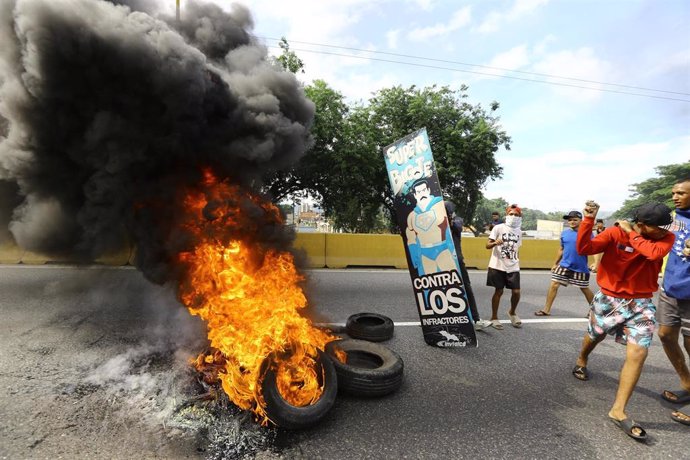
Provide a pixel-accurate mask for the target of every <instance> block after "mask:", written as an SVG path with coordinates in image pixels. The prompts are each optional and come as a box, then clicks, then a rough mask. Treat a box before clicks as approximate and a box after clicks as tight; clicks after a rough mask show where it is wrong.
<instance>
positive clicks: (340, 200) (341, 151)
mask: <svg viewBox="0 0 690 460" xmlns="http://www.w3.org/2000/svg"><path fill="white" fill-rule="evenodd" d="M280 47H281V49H282V54H281V56H279V57H278V58H276V60H277V61H278V62H279V63H280V65H282V66H283V68H285V69H286V70H288V71H290V72H293V73H294V72H298V71H300V70H302V69H303V67H304V64H303V62H302V61H301V60H300V59H299V58H298V57H297V56H296V55H295V53H294V52H293V51H291V50H290V47H289V44H288V43H287V40H285V38H283V39H282V40H281V42H280ZM466 91H467V87H465V86H463V87H462V88H461V89H459V90H456V91H454V90H451V89H449V88H448V87H440V88H439V87H436V86H431V87H426V88H423V89H420V88H417V87H415V86H411V87H409V88H403V87H400V86H395V87H392V88H385V89H382V90H379V91H377V92H376V93H375V94H374V95H373V96H372V97H371V98H370V99H369V100H368V101H367V102H366V103H358V104H354V105H348V104H347V103H346V102H345V99H344V97H343V95H342V94H340V93H339V92H337V91H335V90H334V89H332V88H330V87H329V86H328V84H327V83H326V82H324V81H322V80H316V81H314V82H313V83H312V84H311V85H308V86H306V87H305V93H306V94H307V96H308V97H309V99H311V100H312V101H313V102H314V104H315V106H316V115H315V119H314V123H313V126H312V130H311V132H312V137H313V145H312V147H311V148H310V149H309V150H308V151H307V152H306V154H305V156H304V157H303V158H302V160H301V161H300V162H299V163H298V164H296V165H295V166H294V167H293V169H292V170H290V171H287V172H278V173H273V174H271V175H270V176H268V177H266V178H265V183H266V190H267V191H268V192H269V193H270V194H271V196H272V197H273V199H274V201H276V202H278V201H280V200H283V199H286V198H288V197H292V198H297V199H299V198H301V197H303V196H305V195H310V196H312V197H314V198H315V199H316V201H317V202H319V205H320V206H321V207H322V209H323V210H324V212H325V214H326V216H327V217H329V218H331V219H332V220H333V222H334V224H335V226H336V228H340V229H342V230H344V231H348V232H372V231H374V232H376V231H384V230H388V229H390V230H395V231H397V229H394V228H393V224H392V222H394V219H392V216H393V212H394V210H393V200H392V196H391V191H390V184H389V182H388V176H387V173H386V167H385V162H384V159H383V150H382V149H383V147H385V146H387V145H389V144H391V143H393V142H394V141H396V140H398V139H400V138H402V137H405V136H406V135H408V134H410V133H411V132H413V131H416V130H418V129H420V128H422V127H426V129H427V133H428V135H429V141H430V143H431V147H432V151H433V155H434V160H435V163H436V170H437V173H438V176H439V181H440V182H441V186H442V187H443V188H444V192H445V195H446V197H447V198H449V199H451V200H453V201H454V202H455V203H456V206H457V211H456V212H457V213H458V215H460V216H462V217H463V218H464V219H465V221H466V222H472V221H473V220H474V215H475V211H476V208H477V204H478V202H479V200H480V199H481V197H482V193H481V189H482V187H483V186H484V185H485V184H486V182H487V181H488V180H489V179H495V178H498V177H500V176H501V173H502V169H501V167H500V166H499V164H498V162H497V161H496V158H495V153H496V152H497V151H498V149H499V148H501V147H503V148H505V149H506V150H509V149H510V137H508V135H507V134H506V133H505V132H504V131H503V130H502V129H501V127H500V125H499V119H498V117H497V116H496V115H495V113H496V111H497V110H498V108H499V105H498V103H495V102H494V103H492V104H491V106H490V108H489V110H488V111H487V110H485V109H484V108H482V107H481V106H480V105H471V104H469V103H468V102H466V98H467V94H466Z"/></svg>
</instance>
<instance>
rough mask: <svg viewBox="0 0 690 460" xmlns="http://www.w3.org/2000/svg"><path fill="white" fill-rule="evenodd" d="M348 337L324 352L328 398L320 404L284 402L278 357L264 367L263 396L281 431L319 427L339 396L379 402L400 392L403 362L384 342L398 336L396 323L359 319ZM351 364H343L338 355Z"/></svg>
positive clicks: (372, 316) (350, 324)
mask: <svg viewBox="0 0 690 460" xmlns="http://www.w3.org/2000/svg"><path fill="white" fill-rule="evenodd" d="M345 332H346V333H347V335H349V336H350V337H352V338H351V339H343V340H335V341H333V342H330V343H328V344H327V345H326V350H325V353H323V352H319V354H318V357H317V359H316V363H317V365H318V366H320V370H319V371H318V372H317V375H319V378H320V379H322V381H321V384H322V385H323V388H324V392H323V394H322V395H321V397H320V398H319V400H318V401H316V402H314V403H313V404H310V405H308V406H304V407H297V406H293V405H291V404H290V403H288V402H287V401H286V400H285V399H283V397H282V396H281V394H280V392H279V390H278V384H277V380H276V372H275V366H274V363H275V358H276V356H274V354H272V355H270V356H268V357H267V358H266V359H265V360H264V362H263V369H262V371H261V373H262V375H264V379H263V383H262V394H263V397H264V401H265V402H266V407H265V408H266V413H267V414H268V416H269V418H270V419H271V420H272V421H273V422H274V423H275V424H276V425H278V426H279V427H281V428H284V429H288V430H296V429H302V428H306V427H308V426H310V425H313V424H315V423H317V422H318V421H320V420H321V419H322V418H323V417H325V416H326V414H327V413H328V411H330V409H331V407H333V405H334V404H335V398H336V394H337V393H338V391H341V392H343V393H348V394H351V395H355V396H365V397H380V396H384V395H387V394H389V393H392V392H394V391H396V390H397V389H398V388H400V385H401V384H402V380H403V361H402V359H401V358H400V356H398V354H397V353H395V352H394V351H393V350H391V349H390V348H388V347H386V346H384V345H381V344H380V343H377V342H383V341H385V340H388V339H390V338H391V337H392V336H393V321H391V319H390V318H388V317H386V316H383V315H378V314H376V313H358V314H356V315H352V316H350V317H349V318H348V320H347V324H346V326H345ZM338 349H340V350H342V351H344V352H345V354H346V355H347V358H346V360H345V362H341V361H340V359H338V357H337V350H338Z"/></svg>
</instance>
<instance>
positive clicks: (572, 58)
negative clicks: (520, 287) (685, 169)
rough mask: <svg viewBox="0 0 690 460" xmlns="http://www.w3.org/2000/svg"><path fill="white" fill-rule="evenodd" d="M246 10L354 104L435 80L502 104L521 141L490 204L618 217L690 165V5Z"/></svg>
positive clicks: (358, 3)
mask: <svg viewBox="0 0 690 460" xmlns="http://www.w3.org/2000/svg"><path fill="white" fill-rule="evenodd" d="M214 1H215V2H216V3H217V4H219V5H220V6H222V7H223V8H225V9H229V8H230V5H231V3H232V2H230V1H224V0H214ZM182 3H183V8H184V0H183V1H182ZM244 4H245V5H247V6H248V7H249V8H250V10H251V11H252V14H253V16H254V21H255V30H254V33H255V34H256V35H257V36H259V37H263V39H265V43H266V45H267V46H269V47H270V49H271V52H272V53H273V54H278V50H277V47H276V45H277V42H276V41H275V40H274V39H278V38H280V37H282V36H285V37H286V38H287V39H288V41H289V42H290V44H291V47H292V48H293V49H294V50H295V52H296V53H297V54H298V55H299V56H300V58H301V59H302V60H303V61H304V63H305V73H304V74H303V75H301V76H300V78H301V79H302V80H304V81H305V83H308V82H310V81H312V80H314V79H317V78H320V79H323V80H325V81H326V82H328V83H329V84H330V85H331V86H332V87H334V88H335V89H337V90H338V91H340V92H341V93H343V94H344V95H346V96H347V97H348V98H349V99H350V100H351V101H357V100H366V99H367V98H368V97H369V96H370V94H371V93H372V92H374V91H376V90H378V89H381V88H384V87H390V86H393V85H403V86H409V85H417V86H427V85H432V84H436V85H448V86H450V87H451V88H459V86H460V85H461V84H466V85H468V86H469V90H468V95H469V98H468V101H469V102H470V103H473V104H476V103H479V104H482V105H483V106H484V107H488V105H489V103H490V102H491V101H494V100H496V101H498V102H499V103H500V105H501V107H500V109H499V111H498V114H499V115H500V117H501V123H502V126H503V128H504V129H505V130H506V131H507V132H508V134H509V135H510V136H511V137H512V140H513V141H512V149H511V150H510V151H504V150H501V151H500V152H499V153H498V155H497V158H498V160H499V162H500V164H501V165H502V166H503V168H504V177H503V178H502V179H499V180H497V181H493V182H490V183H488V184H487V186H486V190H485V195H486V196H487V197H489V198H497V197H503V198H505V199H506V200H508V201H510V202H516V203H518V204H520V205H521V206H523V207H528V208H533V209H541V210H543V211H555V210H566V209H571V208H576V209H579V208H581V207H582V205H583V203H584V201H585V200H587V199H590V198H592V199H595V200H598V201H599V202H600V203H601V205H602V210H604V211H609V212H611V211H614V210H616V209H617V208H618V207H620V205H621V204H622V203H623V201H624V200H625V199H626V198H627V197H628V196H629V186H630V185H631V184H633V183H635V182H639V181H642V180H645V179H647V178H650V177H653V176H654V167H655V166H658V165H663V164H672V163H681V162H687V161H690V27H688V24H690V1H688V0H605V1H604V0H477V1H434V0H407V1H403V0H398V1H393V0H337V1H330V0H296V1H285V0H279V1H273V0H252V1H251V2H249V1H248V2H244ZM183 11H184V10H183ZM302 42H308V43H302ZM323 45H328V46H323ZM348 48H350V49H348ZM365 50H366V51H365ZM325 53H337V54H340V55H341V56H335V55H332V54H325ZM384 53H395V55H392V54H384ZM402 55H405V56H414V57H417V59H415V58H412V57H404V56H402ZM418 58H426V60H424V59H418ZM431 59H433V60H436V61H432V60H431ZM382 60H385V61H405V62H413V63H415V64H417V65H406V64H402V63H398V62H382ZM434 67H441V68H434ZM454 69H455V70H454ZM525 80H538V81H539V82H532V81H525ZM569 85H570V86H569ZM601 90H605V91H601ZM622 93H628V94H622ZM382 161H383V160H382Z"/></svg>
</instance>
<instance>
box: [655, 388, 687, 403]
mask: <svg viewBox="0 0 690 460" xmlns="http://www.w3.org/2000/svg"><path fill="white" fill-rule="evenodd" d="M669 395H673V396H669ZM661 397H662V398H664V399H665V400H666V401H668V402H672V403H674V404H685V403H688V402H690V391H686V390H664V391H663V392H662V393H661Z"/></svg>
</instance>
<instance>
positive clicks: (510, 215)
mask: <svg viewBox="0 0 690 460" xmlns="http://www.w3.org/2000/svg"><path fill="white" fill-rule="evenodd" d="M521 225H522V210H521V209H520V208H519V207H518V205H516V204H511V205H510V206H508V207H507V208H506V218H505V223H502V224H498V225H496V226H494V228H493V229H491V233H490V234H489V241H487V243H486V249H491V250H492V251H491V258H490V259H489V269H488V273H487V275H486V285H487V286H492V287H493V288H494V295H493V296H492V297H491V325H492V326H493V327H494V328H496V329H499V330H500V329H503V325H502V324H501V322H500V321H499V320H498V306H499V304H500V302H501V296H502V295H503V289H504V288H506V287H507V288H508V289H510V290H511V296H510V310H508V317H509V318H510V324H512V325H513V327H522V321H521V320H520V317H519V316H518V315H517V306H518V302H520V259H519V258H518V249H519V248H520V246H521V245H522V230H521V229H520V226H521Z"/></svg>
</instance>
